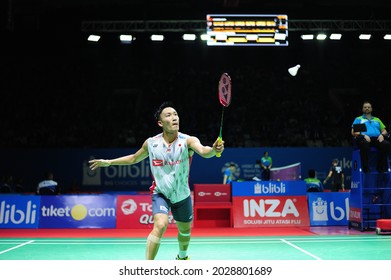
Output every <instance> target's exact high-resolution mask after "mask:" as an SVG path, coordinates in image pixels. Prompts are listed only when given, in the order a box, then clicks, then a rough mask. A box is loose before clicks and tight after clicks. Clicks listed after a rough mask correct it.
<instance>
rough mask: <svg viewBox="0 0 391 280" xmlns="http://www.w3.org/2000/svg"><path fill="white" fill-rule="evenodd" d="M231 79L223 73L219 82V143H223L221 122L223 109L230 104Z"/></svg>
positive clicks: (218, 154) (219, 154) (217, 154)
mask: <svg viewBox="0 0 391 280" xmlns="http://www.w3.org/2000/svg"><path fill="white" fill-rule="evenodd" d="M231 88H232V85H231V77H230V76H229V75H228V74H227V73H223V74H222V75H221V77H220V80H219V91H218V92H219V101H220V104H221V105H222V106H223V109H222V111H221V122H220V133H219V137H218V138H217V140H218V141H219V143H221V142H222V141H223V122H224V108H225V107H228V106H229V104H231ZM216 157H221V153H216Z"/></svg>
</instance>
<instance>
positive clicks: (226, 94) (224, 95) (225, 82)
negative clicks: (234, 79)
mask: <svg viewBox="0 0 391 280" xmlns="http://www.w3.org/2000/svg"><path fill="white" fill-rule="evenodd" d="M231 90H232V84H231V77H230V76H229V75H228V74H227V73H223V74H222V75H221V77H220V81H219V101H220V104H221V105H223V106H224V107H228V106H229V104H231Z"/></svg>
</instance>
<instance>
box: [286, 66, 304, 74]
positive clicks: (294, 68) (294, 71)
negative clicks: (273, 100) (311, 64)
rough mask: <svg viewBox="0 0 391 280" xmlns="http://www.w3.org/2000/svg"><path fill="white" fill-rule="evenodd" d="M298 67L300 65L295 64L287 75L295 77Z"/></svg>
mask: <svg viewBox="0 0 391 280" xmlns="http://www.w3.org/2000/svg"><path fill="white" fill-rule="evenodd" d="M300 67H301V66H300V64H297V65H296V66H294V67H291V68H289V69H288V72H289V74H291V75H292V76H296V75H297V71H299V68H300Z"/></svg>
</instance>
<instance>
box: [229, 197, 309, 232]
mask: <svg viewBox="0 0 391 280" xmlns="http://www.w3.org/2000/svg"><path fill="white" fill-rule="evenodd" d="M232 202H233V213H234V227H235V228H244V227H248V228H250V227H279V226H280V227H299V226H300V227H301V226H309V225H310V222H309V216H308V204H307V196H265V197H260V196H234V197H233V198H232Z"/></svg>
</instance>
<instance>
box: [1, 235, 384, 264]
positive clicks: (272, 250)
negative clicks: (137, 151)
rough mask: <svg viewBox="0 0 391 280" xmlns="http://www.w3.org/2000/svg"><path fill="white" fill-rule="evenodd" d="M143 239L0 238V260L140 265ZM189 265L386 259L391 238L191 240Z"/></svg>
mask: <svg viewBox="0 0 391 280" xmlns="http://www.w3.org/2000/svg"><path fill="white" fill-rule="evenodd" d="M145 240H146V239H145V237H126V238H118V237H115V238H112V237H108V238H98V237H92V238H89V237H85V238H84V237H83V238H73V237H70V238H64V237H60V238H59V237H54V238H47V237H38V238H25V237H17V238H10V237H2V238H0V260H143V259H144V256H145V243H146V241H145ZM177 251H178V245H177V241H176V238H175V236H170V235H168V236H167V237H164V238H163V240H162V243H161V246H160V250H159V253H158V255H157V258H156V259H157V260H173V259H174V258H175V256H176V254H177ZM189 255H190V257H191V260H391V235H376V234H339V233H338V232H337V233H333V234H322V235H320V234H311V235H304V236H297V235H294V236H290V235H273V236H243V235H241V236H231V235H230V236H194V237H193V238H192V240H191V244H190V247H189Z"/></svg>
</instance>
